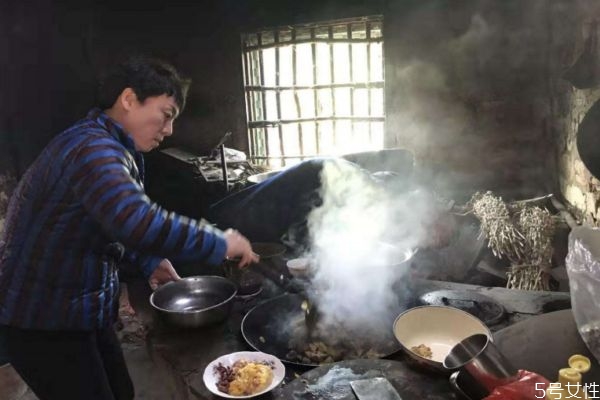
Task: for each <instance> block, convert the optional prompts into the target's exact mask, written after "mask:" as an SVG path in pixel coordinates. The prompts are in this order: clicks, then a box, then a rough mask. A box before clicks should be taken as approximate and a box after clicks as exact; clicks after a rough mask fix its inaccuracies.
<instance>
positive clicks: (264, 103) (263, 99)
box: [258, 33, 279, 157]
mask: <svg viewBox="0 0 600 400" xmlns="http://www.w3.org/2000/svg"><path fill="white" fill-rule="evenodd" d="M258 43H259V44H260V43H262V33H259V34H258ZM258 70H259V80H260V84H261V85H264V84H265V68H264V64H263V51H262V50H258ZM261 103H262V112H261V114H264V115H263V116H262V118H267V115H266V112H267V99H266V93H262V94H261ZM278 118H279V116H278ZM259 132H260V131H259ZM260 134H261V133H259V135H260ZM260 142H261V143H262V145H263V149H261V150H262V151H264V154H266V155H267V157H268V156H269V141H268V138H267V136H266V133H265V131H264V130H263V131H262V141H260Z"/></svg>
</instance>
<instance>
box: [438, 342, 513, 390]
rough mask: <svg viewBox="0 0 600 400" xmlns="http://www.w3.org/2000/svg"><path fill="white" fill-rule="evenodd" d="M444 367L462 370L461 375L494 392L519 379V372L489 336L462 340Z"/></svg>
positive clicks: (446, 359) (454, 348) (449, 355)
mask: <svg viewBox="0 0 600 400" xmlns="http://www.w3.org/2000/svg"><path fill="white" fill-rule="evenodd" d="M444 367H445V368H447V369H451V370H456V369H460V371H461V374H468V375H470V376H471V377H472V378H473V380H475V381H477V382H478V383H480V384H481V385H482V386H484V387H485V388H486V389H487V390H488V392H490V393H491V392H492V391H493V390H494V389H495V388H496V387H497V386H501V385H506V384H507V383H510V382H512V381H514V380H516V379H517V374H518V372H519V371H518V370H517V369H516V368H515V367H513V366H512V365H511V363H510V362H509V361H508V360H507V359H506V358H505V357H504V355H502V353H500V351H499V350H498V349H497V348H496V346H495V345H494V344H493V343H492V341H491V340H490V337H489V336H487V335H482V334H476V335H472V336H469V337H468V338H466V339H464V340H462V341H461V342H460V343H458V344H457V345H456V346H454V347H453V348H452V350H451V351H450V353H449V354H448V356H447V357H446V358H445V360H444Z"/></svg>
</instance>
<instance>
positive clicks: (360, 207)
mask: <svg viewBox="0 0 600 400" xmlns="http://www.w3.org/2000/svg"><path fill="white" fill-rule="evenodd" d="M389 189H390V186H388V187H384V186H382V185H380V184H377V183H375V181H374V180H373V179H372V178H371V177H370V175H369V174H368V173H365V172H364V171H361V170H360V169H358V168H357V167H356V166H354V165H353V164H349V163H346V162H343V161H329V162H326V163H325V164H324V166H323V171H322V173H321V197H322V201H323V203H322V205H321V206H320V207H318V208H316V209H314V210H313V211H312V212H311V213H310V215H309V217H308V221H309V233H310V238H311V251H310V254H309V257H310V258H311V259H312V262H311V264H312V266H313V268H314V276H313V279H312V288H313V290H314V293H312V296H311V297H314V299H313V300H315V302H316V303H317V305H318V310H319V312H320V314H321V322H322V323H323V324H325V325H327V324H331V325H333V326H339V323H340V321H341V322H343V324H344V326H345V327H346V328H349V329H352V330H359V331H360V330H362V331H365V328H368V329H367V330H370V331H375V332H381V333H382V334H383V333H388V332H389V331H391V320H390V318H391V317H393V316H394V315H395V314H397V311H398V299H399V293H394V291H393V286H394V282H396V281H398V280H399V279H402V277H403V275H404V274H406V273H407V272H408V271H407V268H408V263H403V261H405V259H406V257H407V256H408V255H409V254H410V252H411V251H412V250H413V249H414V248H415V247H416V246H417V245H419V244H420V243H422V242H423V240H424V239H425V238H426V232H425V228H424V226H426V225H427V223H426V220H427V218H430V217H431V215H432V213H431V204H430V203H429V202H428V201H427V198H426V197H425V196H423V193H421V192H415V191H412V192H404V193H402V194H398V193H394V191H391V190H389Z"/></svg>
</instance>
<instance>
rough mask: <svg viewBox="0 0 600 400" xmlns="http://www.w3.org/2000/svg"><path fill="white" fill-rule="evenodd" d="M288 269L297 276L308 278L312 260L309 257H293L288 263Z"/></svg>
mask: <svg viewBox="0 0 600 400" xmlns="http://www.w3.org/2000/svg"><path fill="white" fill-rule="evenodd" d="M286 265H287V268H288V271H290V274H292V276H293V277H295V278H307V277H308V275H309V273H310V260H309V259H308V258H293V259H291V260H288V262H287V263H286Z"/></svg>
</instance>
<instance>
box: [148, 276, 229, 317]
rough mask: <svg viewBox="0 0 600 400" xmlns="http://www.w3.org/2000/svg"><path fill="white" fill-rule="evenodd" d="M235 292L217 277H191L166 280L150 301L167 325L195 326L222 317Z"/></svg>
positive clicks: (227, 283) (224, 315)
mask: <svg viewBox="0 0 600 400" xmlns="http://www.w3.org/2000/svg"><path fill="white" fill-rule="evenodd" d="M236 293H237V289H236V285H235V284H234V283H233V282H232V281H230V280H229V279H226V278H223V277H220V276H193V277H189V278H184V279H181V280H179V281H174V282H169V283H167V284H165V285H163V286H161V287H160V288H158V289H157V290H156V291H155V292H154V293H152V295H151V296H150V304H151V305H152V307H154V308H155V309H156V310H157V312H158V314H159V315H160V316H161V317H162V318H164V319H165V321H167V322H168V323H170V324H173V325H178V326H182V327H186V328H197V327H200V326H206V325H211V324H216V323H218V322H222V321H223V320H225V319H226V318H227V317H228V316H229V314H230V312H231V307H232V305H233V299H234V297H235V295H236Z"/></svg>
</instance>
